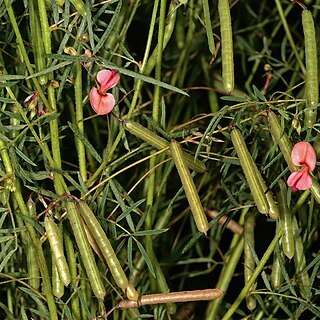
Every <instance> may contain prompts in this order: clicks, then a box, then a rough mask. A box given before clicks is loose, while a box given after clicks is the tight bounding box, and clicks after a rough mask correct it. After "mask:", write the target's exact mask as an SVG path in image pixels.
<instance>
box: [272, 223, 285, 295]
mask: <svg viewBox="0 0 320 320" xmlns="http://www.w3.org/2000/svg"><path fill="white" fill-rule="evenodd" d="M280 219H281V217H280ZM279 228H281V226H280V222H277V228H276V230H277V231H278V230H279ZM279 252H280V254H282V252H281V251H280V250H279ZM270 280H271V287H272V288H273V289H278V288H280V286H281V284H282V280H283V276H282V272H281V266H280V260H279V256H278V254H277V251H274V252H273V264H272V271H271V276H270Z"/></svg>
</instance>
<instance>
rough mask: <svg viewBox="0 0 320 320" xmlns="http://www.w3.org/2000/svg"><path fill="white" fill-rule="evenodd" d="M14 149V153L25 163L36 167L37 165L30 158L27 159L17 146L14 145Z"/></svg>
mask: <svg viewBox="0 0 320 320" xmlns="http://www.w3.org/2000/svg"><path fill="white" fill-rule="evenodd" d="M14 149H15V150H16V153H17V154H18V156H19V157H21V158H22V159H23V160H24V161H26V162H27V163H29V164H30V165H32V166H34V167H37V165H36V164H35V163H34V162H33V161H32V160H31V159H29V158H28V157H27V156H26V155H25V154H24V153H23V152H22V151H20V150H19V149H18V148H17V147H14Z"/></svg>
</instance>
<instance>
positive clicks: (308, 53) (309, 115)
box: [302, 10, 319, 128]
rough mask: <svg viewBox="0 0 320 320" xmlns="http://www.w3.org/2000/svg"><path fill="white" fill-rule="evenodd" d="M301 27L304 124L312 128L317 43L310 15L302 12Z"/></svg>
mask: <svg viewBox="0 0 320 320" xmlns="http://www.w3.org/2000/svg"><path fill="white" fill-rule="evenodd" d="M302 26H303V33H304V41H305V57H306V72H307V78H306V93H307V99H306V110H305V117H304V123H305V126H306V127H307V128H311V127H313V125H314V124H315V123H316V122H317V106H318V103H319V81H318V56H317V41H316V33H315V28H314V22H313V17H312V13H311V12H310V11H309V10H303V11H302Z"/></svg>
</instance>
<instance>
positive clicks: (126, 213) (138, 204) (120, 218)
mask: <svg viewBox="0 0 320 320" xmlns="http://www.w3.org/2000/svg"><path fill="white" fill-rule="evenodd" d="M145 201H146V199H141V200H139V201H137V202H136V203H134V204H133V205H132V206H130V207H129V208H127V209H126V210H125V211H123V212H122V213H121V214H120V216H119V217H118V218H117V220H116V222H117V223H118V222H119V221H121V220H122V219H123V218H125V217H126V216H127V215H128V214H130V213H131V212H132V211H133V210H135V209H136V208H138V207H139V206H140V204H141V203H143V202H145Z"/></svg>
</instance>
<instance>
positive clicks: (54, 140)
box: [38, 0, 64, 194]
mask: <svg viewBox="0 0 320 320" xmlns="http://www.w3.org/2000/svg"><path fill="white" fill-rule="evenodd" d="M38 9H39V17H40V24H41V30H42V38H43V44H44V51H45V53H46V54H47V55H50V54H52V50H51V33H50V27H49V23H48V16H47V10H46V3H45V0H38ZM50 62H51V59H48V64H50ZM52 78H53V74H52V73H50V74H49V80H50V79H52ZM48 100H49V105H50V107H51V110H52V111H57V106H56V97H55V91H54V88H53V87H52V86H51V85H50V86H49V87H48ZM50 136H51V149H52V156H53V160H54V164H55V167H56V168H58V169H61V153H60V140H59V123H58V118H56V119H53V120H51V121H50ZM54 185H55V189H56V191H57V193H58V194H62V193H63V192H64V188H63V184H62V183H61V180H60V178H59V175H58V174H57V173H55V174H54Z"/></svg>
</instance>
